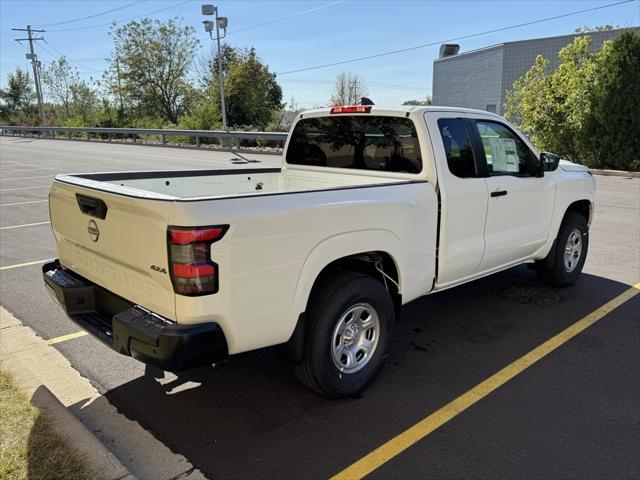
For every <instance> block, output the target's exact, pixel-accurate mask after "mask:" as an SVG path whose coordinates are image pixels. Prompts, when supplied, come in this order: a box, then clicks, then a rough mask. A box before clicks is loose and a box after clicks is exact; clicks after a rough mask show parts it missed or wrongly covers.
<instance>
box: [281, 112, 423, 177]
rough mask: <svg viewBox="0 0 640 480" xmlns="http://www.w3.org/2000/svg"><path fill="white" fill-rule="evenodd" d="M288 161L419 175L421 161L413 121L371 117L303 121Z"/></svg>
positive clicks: (324, 118) (298, 127)
mask: <svg viewBox="0 0 640 480" xmlns="http://www.w3.org/2000/svg"><path fill="white" fill-rule="evenodd" d="M286 161H287V163H289V164H293V165H313V166H323V167H332V168H353V169H359V170H382V171H387V172H404V173H420V171H421V170H422V158H421V155H420V144H419V143H418V135H417V133H416V128H415V125H414V124H413V121H411V120H409V119H408V118H398V117H382V116H369V115H358V116H353V115H349V116H347V115H344V116H343V115H335V116H331V117H317V118H306V119H303V120H300V121H299V122H298V123H297V125H296V127H295V129H294V130H293V133H292V134H291V140H290V141H289V147H288V149H287V157H286Z"/></svg>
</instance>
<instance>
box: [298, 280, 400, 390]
mask: <svg viewBox="0 0 640 480" xmlns="http://www.w3.org/2000/svg"><path fill="white" fill-rule="evenodd" d="M321 281H322V283H321V284H320V285H319V286H318V287H317V288H314V292H313V297H312V298H311V301H310V302H309V303H310V304H309V307H308V309H307V318H306V322H307V324H306V325H307V328H306V337H305V348H304V352H303V358H302V362H301V363H300V365H297V366H295V367H294V369H295V372H296V375H297V376H298V378H299V379H300V381H301V382H302V383H304V384H305V385H306V386H307V387H309V388H310V389H312V390H314V391H315V392H317V393H319V394H321V395H323V396H325V397H330V398H340V397H353V396H356V395H358V394H359V393H360V392H362V391H363V390H364V389H365V388H366V387H367V385H369V383H371V381H372V380H373V379H374V378H375V377H376V375H377V374H378V373H379V371H380V369H381V368H382V367H383V365H384V363H385V359H386V357H387V355H388V350H389V348H390V347H391V343H392V340H391V337H392V333H393V327H394V324H395V311H394V305H393V301H392V300H391V296H390V295H389V292H388V291H387V290H386V289H385V287H384V286H383V285H382V284H381V283H380V282H379V281H377V280H375V279H374V278H371V277H369V276H367V275H362V274H359V273H353V272H340V273H337V274H331V275H329V276H327V277H325V278H324V279H322V280H321ZM360 304H366V305H368V306H370V307H372V308H373V310H374V311H375V314H377V318H378V320H379V332H378V334H377V339H378V340H377V344H376V347H375V349H374V350H373V353H372V354H371V356H370V358H369V360H368V361H367V363H366V364H365V365H364V366H363V367H362V368H361V369H360V370H358V371H356V372H353V373H348V374H347V373H343V372H344V370H343V371H341V370H340V369H339V368H338V366H337V365H336V363H335V361H334V360H333V357H332V339H333V334H334V329H335V328H336V326H337V324H338V323H339V321H340V319H341V318H342V316H343V315H344V313H345V312H348V311H349V309H351V308H353V307H354V306H356V305H360Z"/></svg>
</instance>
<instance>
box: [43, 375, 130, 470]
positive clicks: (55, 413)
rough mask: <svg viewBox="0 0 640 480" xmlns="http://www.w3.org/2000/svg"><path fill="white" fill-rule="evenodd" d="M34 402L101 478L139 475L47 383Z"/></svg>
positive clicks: (57, 431)
mask: <svg viewBox="0 0 640 480" xmlns="http://www.w3.org/2000/svg"><path fill="white" fill-rule="evenodd" d="M31 403H32V404H33V405H35V406H36V407H38V408H39V409H40V410H42V411H44V412H45V413H46V414H47V419H48V420H49V421H51V424H52V425H53V427H54V428H55V430H56V433H58V434H59V435H60V436H61V437H62V438H63V439H64V440H65V441H66V442H67V444H68V445H69V446H70V447H71V448H72V449H73V450H75V451H76V452H78V453H79V454H80V456H82V458H84V460H85V461H86V462H87V465H88V466H89V468H90V469H91V470H93V472H94V473H96V474H97V475H98V476H99V477H100V478H103V479H104V480H132V479H135V478H136V477H134V476H133V475H131V473H130V472H129V470H127V468H126V467H125V466H124V465H122V463H120V460H118V459H117V458H116V457H115V456H114V455H113V454H112V453H111V452H110V451H109V450H107V449H106V447H105V446H104V445H103V444H102V442H101V441H100V440H98V439H97V438H96V437H95V435H93V433H91V432H90V431H89V430H88V429H87V427H85V426H84V425H83V424H82V423H81V422H80V420H78V419H77V418H76V416H75V415H73V414H72V413H71V412H70V411H69V410H67V408H66V407H65V406H64V405H63V404H62V403H61V402H60V400H58V399H57V398H56V396H55V395H54V394H53V393H51V391H50V390H49V389H48V388H47V387H45V386H44V385H41V386H39V387H38V389H37V390H36V391H35V392H34V394H33V396H32V397H31Z"/></svg>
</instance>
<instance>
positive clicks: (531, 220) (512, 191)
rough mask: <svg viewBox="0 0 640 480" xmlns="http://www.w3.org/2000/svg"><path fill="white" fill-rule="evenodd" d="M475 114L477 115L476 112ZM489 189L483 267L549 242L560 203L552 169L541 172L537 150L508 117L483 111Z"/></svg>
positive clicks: (480, 124) (479, 124) (480, 123)
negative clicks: (491, 117) (488, 115)
mask: <svg viewBox="0 0 640 480" xmlns="http://www.w3.org/2000/svg"><path fill="white" fill-rule="evenodd" d="M470 116H471V115H470ZM475 125H476V132H477V134H478V135H479V137H480V140H481V142H482V145H483V151H482V156H484V159H485V161H486V165H487V172H488V175H489V176H488V177H487V178H486V179H485V182H486V185H487V191H488V192H489V198H488V202H489V203H488V208H487V218H486V223H485V230H484V239H485V245H486V246H485V252H484V256H483V258H482V262H481V263H480V266H479V268H478V272H485V271H488V270H492V269H495V268H499V267H501V266H503V265H507V264H509V263H512V262H514V261H516V260H520V259H524V258H527V257H531V256H532V255H533V254H534V253H535V252H536V251H537V250H538V249H539V248H540V247H542V245H543V244H544V243H545V242H546V240H547V236H548V234H549V228H550V225H551V216H552V213H553V210H554V205H555V196H556V184H555V181H554V180H553V178H552V177H551V176H550V175H546V176H544V177H537V176H535V162H536V154H534V153H533V152H532V151H531V150H530V149H529V147H528V146H527V144H526V142H525V141H524V140H523V139H522V138H521V137H520V136H519V135H518V134H517V133H516V132H515V131H513V130H512V129H511V128H510V127H509V126H508V125H507V124H506V123H502V122H500V121H497V120H487V119H486V118H482V117H479V118H477V119H476V120H475Z"/></svg>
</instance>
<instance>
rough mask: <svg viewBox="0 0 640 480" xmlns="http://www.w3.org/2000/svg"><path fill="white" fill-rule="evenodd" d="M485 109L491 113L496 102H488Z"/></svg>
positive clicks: (494, 108)
mask: <svg viewBox="0 0 640 480" xmlns="http://www.w3.org/2000/svg"><path fill="white" fill-rule="evenodd" d="M485 110H486V111H487V112H491V113H496V104H495V103H489V104H488V105H487V106H486V107H485Z"/></svg>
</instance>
